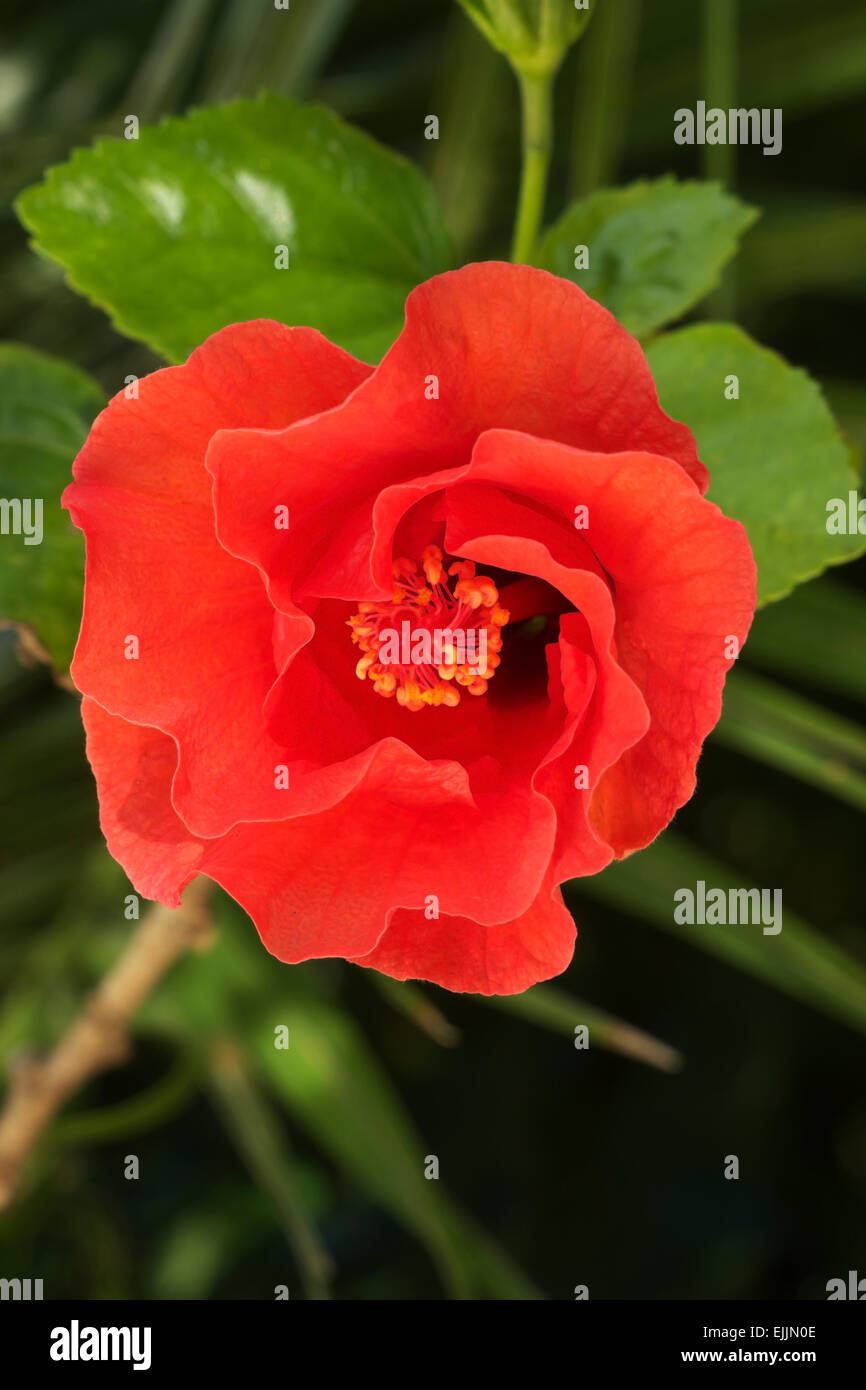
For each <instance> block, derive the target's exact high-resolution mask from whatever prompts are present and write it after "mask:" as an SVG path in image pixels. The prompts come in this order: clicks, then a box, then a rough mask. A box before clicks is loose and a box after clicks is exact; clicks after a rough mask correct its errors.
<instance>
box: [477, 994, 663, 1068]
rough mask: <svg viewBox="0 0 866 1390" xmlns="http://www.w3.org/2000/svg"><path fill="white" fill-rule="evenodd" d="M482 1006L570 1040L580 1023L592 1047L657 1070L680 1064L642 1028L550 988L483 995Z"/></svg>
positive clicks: (661, 1043) (660, 1043) (661, 1044)
mask: <svg viewBox="0 0 866 1390" xmlns="http://www.w3.org/2000/svg"><path fill="white" fill-rule="evenodd" d="M484 1003H485V1004H492V1005H493V1006H494V1007H495V1008H497V1009H503V1010H504V1011H505V1013H509V1014H513V1015H515V1016H516V1017H517V1018H525V1019H527V1020H528V1021H529V1022H531V1023H539V1024H541V1025H542V1027H544V1028H550V1029H551V1030H552V1031H553V1032H554V1033H561V1034H563V1035H564V1036H566V1037H573V1036H574V1030H575V1027H577V1026H578V1025H579V1024H583V1025H585V1026H586V1027H587V1028H588V1029H589V1041H590V1044H591V1045H592V1044H597V1045H598V1046H599V1047H606V1048H608V1049H609V1050H610V1051H611V1052H620V1053H622V1055H623V1056H625V1057H633V1058H634V1059H635V1061H638V1062H646V1063H647V1065H648V1066H651V1067H658V1068H659V1070H660V1071H679V1069H680V1067H681V1066H682V1064H683V1059H682V1056H681V1055H680V1053H679V1052H677V1050H676V1048H673V1047H668V1045H667V1043H663V1042H659V1040H658V1039H657V1038H654V1037H652V1036H651V1035H650V1034H649V1033H645V1032H644V1031H643V1030H642V1029H641V1028H635V1027H633V1025H632V1024H630V1023H624V1022H623V1020H622V1019H621V1018H615V1017H614V1015H613V1014H609V1013H606V1012H605V1010H604V1009H598V1008H596V1007H595V1005H593V1004H585V1003H584V1002H583V1000H582V999H575V998H573V997H572V996H571V995H570V994H566V992H565V990H562V989H556V988H555V986H553V985H534V986H533V987H532V989H528V990H526V991H525V992H524V993H523V994H493V995H490V996H485V997H484Z"/></svg>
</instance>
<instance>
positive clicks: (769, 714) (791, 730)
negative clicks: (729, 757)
mask: <svg viewBox="0 0 866 1390" xmlns="http://www.w3.org/2000/svg"><path fill="white" fill-rule="evenodd" d="M713 738H715V739H717V740H718V741H719V742H720V743H723V744H724V745H725V746H726V747H727V748H734V749H736V750H737V752H738V753H748V754H749V756H750V757H753V758H758V759H760V761H761V762H765V763H769V765H770V766H771V767H776V768H779V769H780V770H781V771H782V772H788V773H790V774H791V776H792V777H799V778H801V779H802V780H803V781H804V782H808V783H810V784H811V786H813V787H818V788H819V789H820V790H821V791H824V792H828V793H829V794H830V795H831V796H836V797H838V798H839V800H840V801H847V802H848V804H849V805H851V806H856V807H857V808H858V810H861V811H864V810H866V734H864V732H863V730H862V729H861V728H860V727H859V726H858V725H857V724H854V723H853V722H852V721H851V720H849V719H843V718H841V717H840V716H839V715H838V714H834V713H833V712H832V711H831V710H825V709H822V708H821V706H820V705H816V704H814V703H813V702H812V701H811V700H806V699H804V698H803V696H802V695H796V694H794V693H793V691H790V690H785V688H784V687H783V686H781V685H777V684H776V683H775V681H768V680H764V679H763V678H762V677H761V676H755V675H752V674H751V673H750V672H748V671H744V670H740V671H733V672H731V674H730V675H729V676H728V679H727V682H726V684H725V699H724V707H723V710H722V717H721V719H720V720H719V723H718V724H717V725H716V727H715V729H714V730H713Z"/></svg>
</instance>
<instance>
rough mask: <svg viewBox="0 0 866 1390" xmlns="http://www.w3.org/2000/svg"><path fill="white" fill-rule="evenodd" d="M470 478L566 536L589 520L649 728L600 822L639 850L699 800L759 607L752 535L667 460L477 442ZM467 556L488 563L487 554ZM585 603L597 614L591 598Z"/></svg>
mask: <svg viewBox="0 0 866 1390" xmlns="http://www.w3.org/2000/svg"><path fill="white" fill-rule="evenodd" d="M470 473H471V476H472V477H473V478H478V479H481V478H487V479H489V480H490V481H491V482H495V483H496V484H497V486H498V487H500V488H502V487H509V488H513V489H515V490H519V491H521V492H522V493H523V494H524V495H528V496H529V497H531V498H534V499H535V500H536V501H537V502H539V503H541V504H543V505H544V506H545V507H546V508H547V509H548V510H549V512H550V513H551V514H552V515H553V517H554V518H556V517H559V518H561V519H562V520H561V532H562V535H563V536H565V535H566V534H567V532H568V524H569V523H568V519H569V518H571V517H573V515H574V507H575V505H576V504H582V505H585V506H587V507H588V509H589V525H588V528H587V529H586V530H583V531H581V532H580V536H581V537H582V538H583V539H585V541H586V543H587V544H588V545H589V546H590V547H591V549H592V551H593V553H594V554H595V555H596V556H597V558H598V561H599V563H600V564H601V565H602V566H603V568H604V570H605V572H606V573H607V574H608V575H609V576H610V580H611V583H612V585H613V591H614V595H615V610H616V629H615V637H614V640H615V647H616V656H617V662H618V664H619V666H620V667H621V668H622V670H623V671H624V672H626V673H627V674H628V676H629V677H630V678H631V680H632V681H633V682H634V684H635V685H636V686H637V687H638V689H639V690H640V692H641V693H642V695H643V697H644V699H645V701H646V704H647V706H648V708H649V711H650V715H651V723H650V727H649V731H648V732H647V734H646V736H645V737H644V738H642V739H641V740H640V741H639V742H638V743H637V744H636V745H635V746H634V747H629V748H628V751H626V752H625V753H624V754H623V756H622V757H621V758H619V760H618V761H617V762H616V764H615V765H614V766H613V767H610V768H609V769H608V771H607V772H606V773H605V775H604V776H603V777H602V779H601V781H600V783H599V785H598V786H597V788H596V790H595V794H594V796H593V799H592V804H591V809H590V819H591V822H592V824H593V827H594V829H595V831H596V833H597V834H598V835H599V836H600V837H601V838H602V839H604V840H605V841H607V843H608V844H609V845H610V846H611V847H612V848H613V850H614V851H615V853H616V854H617V855H618V856H620V855H623V854H626V853H628V852H629V851H631V850H633V849H639V848H641V847H642V846H644V845H646V844H648V843H649V842H650V840H652V839H654V838H655V836H656V835H657V834H658V833H659V831H660V830H662V829H663V828H664V826H665V825H667V823H668V821H669V820H670V819H671V817H672V816H673V814H674V812H675V811H676V810H677V809H678V808H679V807H680V806H682V805H683V803H684V802H685V801H687V800H688V798H689V797H690V796H691V794H692V792H693V790H694V786H695V764H696V762H697V759H698V755H699V753H700V750H701V745H702V743H703V741H704V739H705V738H706V736H707V734H708V733H709V731H710V729H712V728H713V726H714V725H715V724H716V723H717V721H718V718H719V715H720V713H721V698H722V687H723V685H724V679H725V674H726V672H727V671H728V670H729V669H730V667H731V665H732V664H733V658H731V657H728V656H726V655H725V647H726V644H727V643H728V641H729V639H730V638H731V637H735V638H736V640H737V643H738V647H737V650H739V648H740V647H741V646H742V644H743V642H744V641H745V638H746V634H747V632H748V630H749V625H750V623H751V620H752V614H753V612H754V607H755V598H756V570H755V563H754V560H753V558H752V552H751V550H750V548H749V542H748V540H747V538H746V532H745V530H744V529H743V527H742V526H741V525H740V523H739V522H738V521H731V520H730V519H729V518H727V517H725V516H723V514H722V513H721V512H720V511H719V509H718V507H716V506H715V505H714V504H713V503H711V502H708V501H706V500H705V499H704V498H702V497H701V496H700V495H699V494H698V493H697V491H696V490H695V489H694V487H692V486H691V484H690V483H689V482H688V480H687V478H686V477H685V476H684V474H683V472H682V470H681V469H680V468H678V467H677V466H676V465H675V464H673V463H671V462H670V460H669V459H662V458H654V457H652V456H651V455H648V454H619V455H613V456H606V455H600V454H588V453H585V452H583V451H580V450H575V449H568V448H566V447H564V446H563V445H559V444H552V443H550V442H548V441H546V440H539V439H531V438H529V437H528V436H526V435H518V434H514V433H510V432H504V431H498V430H496V431H490V432H489V433H488V434H486V435H484V436H483V437H482V439H480V440H479V442H478V445H477V447H476V449H475V453H474V455H473V460H472V468H471V470H470ZM558 533H559V532H558V531H557V534H558ZM575 534H577V533H575ZM498 543H499V542H498V538H497V544H498ZM563 544H564V542H563ZM516 545H517V548H516V550H515V554H514V556H513V557H512V558H513V560H515V561H516V560H517V559H518V558H519V543H516ZM461 549H462V551H463V553H466V554H472V555H475V554H476V553H477V554H478V557H479V558H481V559H483V560H487V561H489V558H490V554H489V553H488V551H487V549H485V550H484V553H483V554H482V553H481V547H479V546H478V543H473V545H472V546H469V545H466V544H462V545H461ZM490 553H492V550H491V552H490ZM575 553H576V554H579V553H580V551H579V550H578V551H576V552H575ZM578 563H579V561H578ZM542 577H544V578H549V575H547V574H545V575H543V576H542ZM584 582H585V581H584ZM563 592H565V593H568V592H569V591H568V589H566V588H563ZM575 601H576V603H577V606H578V607H579V608H581V610H582V611H585V607H586V603H585V597H584V599H583V600H579V599H578V600H575ZM616 722H617V721H616V720H614V725H615V724H616ZM575 761H583V762H585V761H587V759H585V758H584V759H576V760H575Z"/></svg>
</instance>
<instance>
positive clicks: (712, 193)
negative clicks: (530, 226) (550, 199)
mask: <svg viewBox="0 0 866 1390" xmlns="http://www.w3.org/2000/svg"><path fill="white" fill-rule="evenodd" d="M757 215H758V214H757V212H756V211H755V209H754V208H750V207H747V206H746V204H745V203H741V202H740V201H739V199H737V198H734V197H731V195H730V194H728V193H725V192H724V191H723V190H722V188H720V187H719V185H718V184H716V183H700V182H685V183H680V182H678V181H677V180H676V179H674V178H671V177H670V176H667V177H665V178H661V179H656V180H654V181H652V182H650V181H648V180H641V181H640V182H639V183H632V184H629V185H628V187H627V188H605V189H600V190H599V192H597V193H593V194H591V195H590V196H589V197H588V198H584V199H582V200H581V201H580V202H577V203H572V205H571V207H569V208H567V209H566V211H565V212H564V213H563V215H562V217H560V218H559V220H558V221H557V222H555V223H554V224H553V226H552V227H550V228H549V229H548V230H547V232H546V233H545V235H544V237H543V238H542V241H541V245H540V246H539V249H538V255H537V257H536V261H537V264H538V265H541V266H544V267H545V269H547V270H552V271H553V272H554V273H555V274H557V275H563V276H565V277H566V278H567V279H569V280H573V281H574V282H575V284H577V285H579V286H580V287H581V289H583V290H586V292H587V294H591V295H592V296H593V298H594V299H598V300H599V301H600V302H601V303H602V304H604V305H605V306H606V307H607V308H608V309H610V311H611V313H612V314H614V315H615V317H616V318H617V319H619V321H620V323H621V324H622V325H623V326H624V327H625V328H627V329H628V330H629V332H630V333H634V334H636V335H637V336H638V337H642V336H644V335H645V334H648V333H652V332H654V330H655V329H657V328H660V327H661V326H662V324H665V323H670V322H671V321H672V320H674V319H677V318H680V317H681V316H682V315H683V314H684V313H685V312H686V310H687V309H690V308H691V307H692V305H693V304H696V303H697V302H698V301H699V300H700V299H703V297H704V295H705V294H706V293H707V292H708V291H709V290H711V289H712V288H713V287H714V286H715V285H717V284H718V282H719V274H720V272H721V270H722V267H723V266H724V265H725V263H726V262H727V261H729V260H730V258H731V257H732V256H733V254H734V252H735V251H736V249H737V245H738V242H739V238H740V237H741V236H742V234H743V232H744V231H745V230H746V228H747V227H749V226H751V224H752V222H754V220H755V218H756V217H757ZM581 246H585V247H586V248H587V251H588V261H589V264H588V266H587V267H586V268H585V269H576V268H575V261H576V260H577V261H578V262H579V260H580V258H579V257H578V255H577V254H576V250H575V248H577V247H581Z"/></svg>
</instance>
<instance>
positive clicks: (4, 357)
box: [0, 343, 104, 670]
mask: <svg viewBox="0 0 866 1390" xmlns="http://www.w3.org/2000/svg"><path fill="white" fill-rule="evenodd" d="M103 404H104V398H103V396H102V392H101V391H100V389H99V387H98V386H97V385H96V383H95V382H94V381H92V380H91V379H90V377H88V376H86V375H85V374H84V373H83V372H80V371H78V370H77V368H75V367H70V366H67V364H66V363H65V362H59V361H57V360H56V358H53V357H49V356H47V355H46V354H45V353H42V352H35V351H34V350H33V349H32V348H26V347H21V346H19V345H18V344H15V343H4V344H0V496H2V497H3V498H4V499H5V500H6V501H7V502H14V501H15V500H17V502H18V503H19V504H22V505H23V503H24V501H25V499H27V500H28V501H29V502H30V504H31V511H30V520H31V528H32V527H33V525H34V523H35V519H36V516H37V515H38V513H37V512H36V511H35V510H34V504H35V503H36V501H37V499H39V500H40V501H41V514H42V539H41V541H39V542H38V543H36V544H27V543H26V539H27V538H26V537H25V535H24V534H23V532H22V533H20V534H18V535H16V534H13V528H14V526H15V524H16V516H17V512H16V513H11V512H10V514H9V518H8V520H7V519H6V518H5V517H4V530H6V531H8V534H4V535H2V536H0V619H6V620H9V621H12V622H14V623H16V624H22V625H24V626H26V627H28V628H30V629H32V631H33V632H34V633H35V634H36V636H37V638H38V639H39V641H40V642H41V644H42V646H43V647H44V648H45V649H46V651H47V652H48V654H49V656H50V657H51V658H52V660H53V661H54V662H55V663H56V665H57V666H58V668H59V669H61V670H65V669H66V668H67V667H68V666H69V662H70V660H71V658H72V651H73V648H74V646H75V636H76V633H77V631H78V622H79V619H80V617H81V592H82V587H83V567H84V545H83V542H82V537H81V534H80V532H78V531H76V529H75V527H74V526H73V525H72V522H71V521H70V520H69V516H68V514H67V513H66V512H65V511H63V510H62V509H61V506H60V494H61V493H62V491H63V489H64V487H65V486H66V484H67V483H68V482H69V481H70V479H71V477H72V460H73V459H74V458H75V455H76V454H77V452H78V450H79V449H80V448H81V445H82V444H83V442H84V439H85V436H86V434H87V429H88V426H89V425H90V422H91V420H92V419H93V417H94V415H95V414H96V412H97V411H98V410H99V409H100V408H101V406H102V405H103ZM24 516H25V513H22V525H23V518H24ZM37 536H38V531H36V530H34V531H33V539H34V541H35V540H36V538H37Z"/></svg>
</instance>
